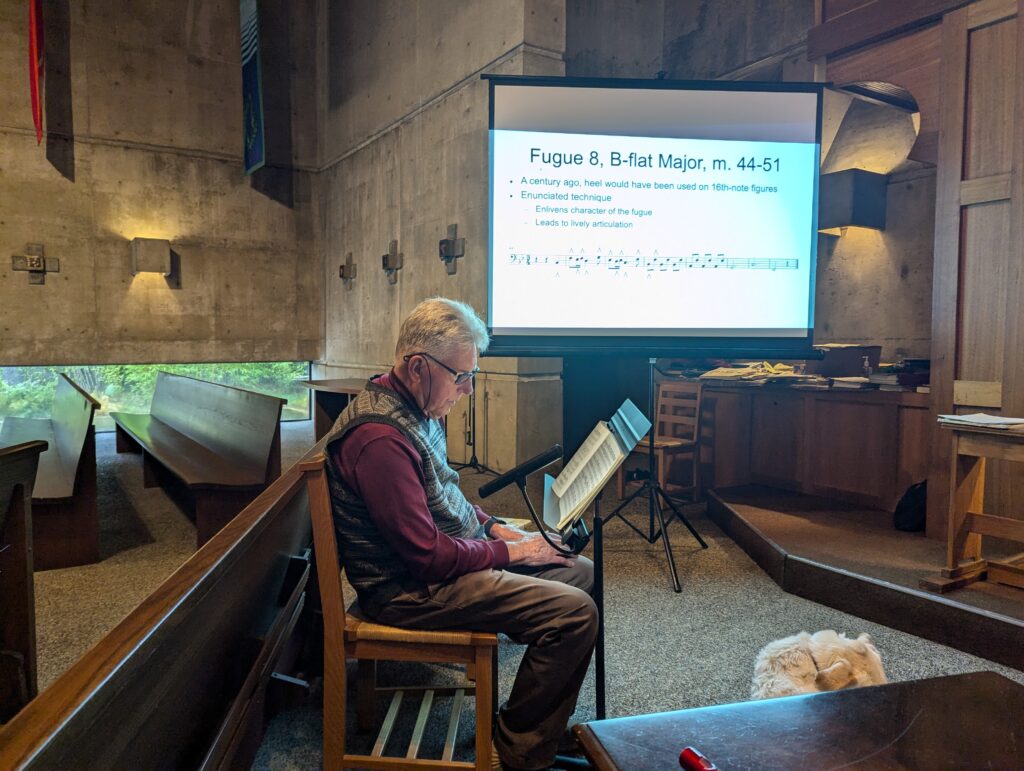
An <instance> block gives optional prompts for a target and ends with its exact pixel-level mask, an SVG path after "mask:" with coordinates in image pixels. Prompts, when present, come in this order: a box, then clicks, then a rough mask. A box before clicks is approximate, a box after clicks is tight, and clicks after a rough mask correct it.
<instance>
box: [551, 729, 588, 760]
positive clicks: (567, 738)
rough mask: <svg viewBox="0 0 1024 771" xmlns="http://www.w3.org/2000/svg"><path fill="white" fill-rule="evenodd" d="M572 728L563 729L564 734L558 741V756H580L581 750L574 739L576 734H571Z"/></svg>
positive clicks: (578, 743) (578, 742) (577, 741)
mask: <svg viewBox="0 0 1024 771" xmlns="http://www.w3.org/2000/svg"><path fill="white" fill-rule="evenodd" d="M572 728H573V727H572V726H569V727H568V728H566V729H565V733H563V734H562V737H561V738H560V739H559V740H558V750H557V753H558V754H559V755H582V754H583V748H582V747H581V746H580V741H579V739H577V738H576V734H575V733H573V730H572Z"/></svg>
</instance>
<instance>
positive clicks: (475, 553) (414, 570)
mask: <svg viewBox="0 0 1024 771" xmlns="http://www.w3.org/2000/svg"><path fill="white" fill-rule="evenodd" d="M376 382H377V383H378V384H379V385H381V386H384V387H385V388H390V389H391V390H393V391H395V392H396V393H398V394H399V395H400V396H401V397H402V398H403V399H405V401H406V402H407V403H408V404H409V405H410V406H411V407H412V409H413V410H416V411H417V412H418V411H419V408H418V407H417V406H416V401H415V399H413V398H412V395H411V394H410V393H409V390H408V389H407V388H406V387H405V385H404V384H403V383H402V382H401V381H400V380H399V379H398V378H397V377H395V375H394V372H389V373H388V374H386V375H382V376H380V377H379V378H378V379H377V380H376ZM328 452H329V455H330V456H331V462H332V463H334V466H335V468H336V469H337V470H338V471H339V472H340V473H341V476H342V478H343V479H344V480H345V482H346V483H347V484H348V485H349V487H351V488H352V489H353V490H354V491H355V493H356V494H357V495H358V496H359V497H360V498H362V500H363V502H364V503H365V504H366V508H367V510H368V511H369V513H370V519H371V520H372V521H373V523H374V525H376V526H377V529H378V530H380V532H381V534H382V535H383V536H384V539H385V540H386V541H387V542H388V543H389V544H390V545H391V547H392V548H393V549H394V550H395V551H396V552H397V553H398V555H399V556H400V557H401V558H402V560H403V561H404V562H405V564H406V565H407V566H408V568H409V572H410V573H411V574H412V576H413V577H414V578H416V579H418V580H420V581H423V582H424V583H428V584H429V583H437V582H438V581H445V580H448V579H452V578H457V577H458V576H461V575H465V574H466V573H472V572H474V571H477V570H487V569H489V568H497V569H501V568H504V567H507V566H508V563H509V557H508V546H507V545H506V544H505V542H504V541H500V540H494V541H491V540H484V539H476V538H452V537H451V536H448V535H445V534H444V533H442V532H441V531H440V530H438V529H437V525H435V524H434V519H433V517H431V516H430V509H429V508H427V494H426V490H425V487H424V484H425V480H424V476H423V461H422V459H421V458H420V454H419V453H418V452H417V451H416V448H415V447H414V446H413V445H412V443H411V442H410V441H409V440H408V439H407V438H406V437H405V435H404V434H403V433H402V432H401V431H399V430H398V429H397V428H394V427H392V426H389V425H384V424H381V423H364V424H363V425H361V426H357V427H356V428H354V429H352V430H351V431H350V432H349V433H348V434H347V435H346V436H345V437H344V438H343V439H342V440H341V441H339V442H335V443H334V444H333V445H331V447H330V448H329V451H328ZM473 508H474V509H476V515H477V518H478V519H479V520H480V522H481V523H483V522H486V521H487V520H488V519H489V516H488V515H487V514H485V513H484V511H483V509H481V508H480V507H479V506H474V507H473Z"/></svg>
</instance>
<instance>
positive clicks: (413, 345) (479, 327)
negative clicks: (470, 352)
mask: <svg viewBox="0 0 1024 771" xmlns="http://www.w3.org/2000/svg"><path fill="white" fill-rule="evenodd" d="M489 342H490V340H489V338H488V336H487V327H486V326H485V325H484V323H483V321H481V320H480V317H479V316H477V315H476V311H475V310H473V308H472V306H469V305H467V304H466V303H464V302H459V301H458V300H450V299H448V298H447V297H431V298H430V299H429V300H424V301H423V302H421V303H420V304H419V305H417V306H416V307H415V308H413V309H412V313H410V314H409V315H408V316H406V318H405V321H403V322H402V327H401V329H399V330H398V343H397V344H396V345H395V358H396V359H400V358H401V357H403V356H406V355H408V354H410V353H420V352H421V351H425V352H426V353H430V354H433V355H434V356H439V357H441V356H447V355H448V354H451V353H453V352H454V351H455V350H456V349H457V348H461V347H464V346H469V345H474V346H476V350H477V352H478V353H483V352H484V351H486V350H487V345H488V343H489Z"/></svg>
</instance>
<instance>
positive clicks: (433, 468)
mask: <svg viewBox="0 0 1024 771" xmlns="http://www.w3.org/2000/svg"><path fill="white" fill-rule="evenodd" d="M364 423H384V424H386V425H389V426H393V427H394V428H396V429H398V430H399V431H401V432H402V434H404V435H405V437H406V438H407V439H408V440H409V441H410V442H411V443H412V445H413V447H415V448H416V451H417V452H418V453H419V455H420V458H421V459H422V462H423V477H424V482H425V491H426V495H427V506H428V507H429V509H430V515H431V517H433V519H434V523H435V524H436V525H437V529H438V530H440V531H441V532H442V533H445V534H446V535H449V536H452V537H454V538H482V537H483V528H482V527H481V526H480V523H479V521H478V520H477V517H476V512H475V511H474V509H473V505H472V504H471V503H470V502H469V501H467V500H466V496H464V495H463V494H462V491H461V490H460V489H459V475H458V473H457V472H456V471H454V470H453V469H452V468H451V467H450V466H449V465H448V446H447V441H446V439H445V433H444V428H443V427H442V426H441V423H440V421H437V420H433V419H429V418H425V417H423V416H422V415H421V414H419V413H417V412H415V411H414V409H413V408H411V407H410V406H409V405H408V403H407V402H406V401H405V400H404V399H403V398H402V397H401V396H400V395H399V394H397V393H396V392H394V391H392V390H390V389H387V388H384V387H383V386H381V385H378V384H377V383H375V382H374V381H373V380H370V381H369V382H368V383H367V384H366V388H365V389H364V390H363V391H362V392H361V393H360V394H359V395H358V396H356V398H355V399H353V400H352V401H351V402H349V405H348V407H346V408H345V409H344V410H343V411H342V413H341V415H339V416H338V419H337V421H335V423H334V426H333V427H332V428H331V430H330V431H329V432H328V434H327V438H326V441H325V443H324V447H325V448H327V447H329V446H330V445H331V444H333V443H334V442H337V441H339V440H341V439H342V438H343V437H345V436H346V435H347V434H348V432H349V431H351V430H352V429H353V428H355V427H356V426H361V425H363V424H364ZM327 478H328V483H329V485H330V491H331V504H332V507H333V510H334V529H335V532H336V533H337V538H338V551H339V553H340V554H339V556H340V558H341V563H342V565H343V567H344V568H345V574H346V576H347V577H348V581H349V583H350V584H352V586H353V588H355V590H356V592H357V594H358V595H359V605H360V606H361V607H362V609H363V610H364V611H366V613H367V614H369V615H370V616H376V615H377V614H378V613H379V612H380V610H381V609H382V608H383V606H384V605H385V604H386V603H387V602H388V601H389V600H391V599H392V598H393V597H394V596H395V595H397V594H398V593H399V592H402V591H408V590H409V589H415V588H418V587H422V586H423V583H422V582H420V581H417V580H415V579H414V578H413V577H412V575H411V574H410V573H409V570H408V568H406V566H405V564H404V563H403V562H402V560H401V558H400V557H399V556H398V554H397V553H396V552H395V550H394V549H392V548H391V546H390V545H389V544H388V542H387V541H386V540H385V539H384V537H383V536H382V535H381V533H380V531H379V530H378V529H377V526H376V525H375V524H374V523H373V521H372V520H371V519H370V515H369V512H368V511H367V509H366V504H365V503H364V502H363V500H362V499H361V498H360V497H359V496H358V495H356V493H355V491H354V490H353V489H352V488H351V487H349V485H348V484H347V483H346V482H345V480H344V479H342V477H341V474H340V473H339V472H338V469H337V468H335V465H334V463H333V462H328V463H327Z"/></svg>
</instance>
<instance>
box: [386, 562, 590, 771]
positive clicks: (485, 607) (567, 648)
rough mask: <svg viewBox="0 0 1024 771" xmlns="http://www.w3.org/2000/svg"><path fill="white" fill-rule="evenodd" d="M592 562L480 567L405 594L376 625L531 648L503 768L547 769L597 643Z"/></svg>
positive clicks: (503, 745)
mask: <svg viewBox="0 0 1024 771" xmlns="http://www.w3.org/2000/svg"><path fill="white" fill-rule="evenodd" d="M593 583H594V565H593V563H592V562H591V561H590V560H588V559H587V558H586V557H578V558H577V559H576V563H575V564H574V565H573V566H572V567H545V568H530V567H515V568H509V569H507V570H481V571H478V572H476V573H468V574H466V575H464V576H460V577H459V578H456V579H454V580H452V581H445V582H444V583H439V584H432V585H430V586H428V587H426V588H425V589H421V590H416V591H413V592H403V593H402V594H399V595H398V596H397V597H395V598H394V599H393V600H391V601H390V602H389V603H388V604H387V605H386V606H385V607H384V609H383V610H382V611H381V613H380V614H379V615H378V616H377V618H376V620H377V621H379V622H381V623H383V624H390V625H392V626H400V627H409V628H414V629H445V628H449V629H452V628H461V629H472V630H473V631H479V632H502V633H504V634H506V635H508V637H509V638H511V639H512V640H513V641H514V642H517V643H520V644H524V645H526V646H527V649H526V653H525V654H524V655H523V660H522V663H521V664H520V665H519V671H518V672H517V673H516V679H515V683H513V685H512V692H511V694H509V697H508V701H507V702H506V703H505V704H504V705H503V706H502V707H501V709H500V710H499V711H498V721H497V725H496V728H495V736H494V744H495V747H497V749H498V754H499V755H500V756H501V759H502V761H503V762H504V763H506V764H508V765H510V766H515V767H517V768H528V769H532V768H545V767H547V766H550V765H551V763H552V762H553V761H554V758H555V750H556V748H557V746H558V740H559V739H560V738H561V736H562V733H563V732H564V731H565V727H566V724H567V723H568V721H569V718H570V717H571V716H572V713H573V712H574V711H575V709H576V698H577V696H578V695H579V691H580V685H581V684H582V683H583V678H584V677H585V676H586V673H587V667H588V666H589V664H590V657H591V654H592V653H593V651H594V643H595V641H596V639H597V607H596V606H595V605H594V601H593V600H592V599H591V598H590V591H591V589H592V588H593Z"/></svg>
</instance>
